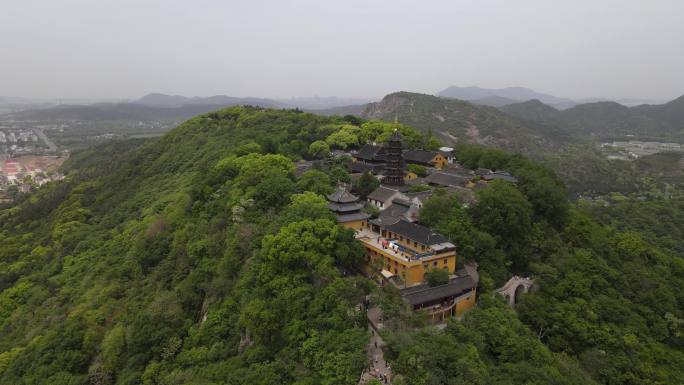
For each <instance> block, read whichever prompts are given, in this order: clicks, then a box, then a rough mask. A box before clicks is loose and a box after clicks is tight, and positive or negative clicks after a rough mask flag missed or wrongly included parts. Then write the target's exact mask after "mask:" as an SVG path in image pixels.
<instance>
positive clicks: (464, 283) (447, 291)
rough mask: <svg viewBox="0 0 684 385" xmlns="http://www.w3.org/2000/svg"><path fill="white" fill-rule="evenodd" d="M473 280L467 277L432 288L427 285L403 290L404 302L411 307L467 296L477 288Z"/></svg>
mask: <svg viewBox="0 0 684 385" xmlns="http://www.w3.org/2000/svg"><path fill="white" fill-rule="evenodd" d="M476 286H477V284H476V283H475V281H473V279H472V278H471V277H470V276H468V275H466V276H463V277H457V278H454V279H452V280H451V281H450V282H449V283H447V284H444V285H440V286H435V287H430V286H428V285H427V284H422V285H418V286H413V287H409V288H406V289H403V290H401V295H402V297H404V300H406V302H408V303H409V304H410V305H412V306H415V305H420V304H422V303H427V302H431V301H435V300H438V299H442V298H446V297H450V296H456V295H460V294H465V293H467V292H469V291H470V290H472V289H473V288H474V287H476Z"/></svg>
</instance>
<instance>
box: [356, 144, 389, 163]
mask: <svg viewBox="0 0 684 385" xmlns="http://www.w3.org/2000/svg"><path fill="white" fill-rule="evenodd" d="M383 152H384V151H382V146H375V145H372V144H364V145H363V147H361V149H360V150H359V151H358V152H357V153H356V154H355V155H354V157H355V158H358V159H363V160H379V159H378V158H379V157H381V156H382V155H383Z"/></svg>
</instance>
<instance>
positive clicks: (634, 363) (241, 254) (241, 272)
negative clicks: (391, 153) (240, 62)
mask: <svg viewBox="0 0 684 385" xmlns="http://www.w3.org/2000/svg"><path fill="white" fill-rule="evenodd" d="M394 128H395V125H393V124H388V123H382V122H376V121H363V120H359V119H357V118H354V117H345V118H342V117H321V116H316V115H312V114H306V113H302V112H300V111H296V110H280V111H277V110H267V109H261V108H253V107H234V108H229V109H223V110H220V111H217V112H213V113H209V114H205V115H201V116H198V117H196V118H193V119H191V120H189V121H188V122H186V123H184V124H182V125H181V126H179V127H177V128H176V129H174V130H172V131H171V132H169V133H168V134H166V135H165V136H163V137H161V138H155V139H148V140H135V141H119V142H111V143H107V144H104V145H101V146H98V147H95V148H91V149H88V150H84V151H82V152H80V153H77V154H75V155H74V156H72V157H71V158H70V159H69V161H68V162H67V163H66V164H65V165H64V170H65V172H66V173H67V178H66V180H65V181H63V182H62V183H57V184H50V185H48V186H46V187H45V188H42V189H40V190H39V191H37V192H36V193H34V194H31V195H28V196H26V197H25V198H24V199H22V200H21V201H19V202H17V203H16V205H15V206H13V207H10V208H6V209H3V210H2V211H0V327H1V329H0V383H3V384H4V383H7V384H281V383H286V384H300V385H303V384H355V383H357V381H358V379H359V375H360V373H361V371H362V369H363V368H364V367H365V366H366V365H367V355H366V352H365V347H366V344H367V343H368V339H369V332H368V331H367V327H366V319H365V317H366V315H365V313H364V312H363V311H362V310H361V309H360V307H359V306H358V305H359V304H360V303H362V302H363V300H364V298H366V295H368V294H373V295H374V296H377V297H378V298H379V299H378V300H379V302H380V305H381V307H382V309H383V311H384V313H385V315H386V317H387V325H388V327H387V329H386V330H385V332H384V337H385V339H386V340H387V342H388V348H387V350H388V351H387V355H386V356H387V358H388V359H389V362H390V364H391V365H392V368H393V370H394V372H395V373H397V377H396V378H395V381H394V382H393V383H395V384H401V383H405V384H426V385H427V384H465V383H477V384H519V383H529V384H547V383H556V384H587V383H608V384H659V383H662V384H678V383H682V382H683V381H684V351H683V349H684V339H683V338H684V334H683V333H684V314H683V313H684V294H682V293H681V291H680V288H681V287H683V285H684V262H683V261H682V255H681V249H680V246H678V245H677V242H676V241H677V239H678V238H677V234H678V233H669V234H668V228H676V227H677V226H678V224H680V223H681V220H682V218H680V217H679V215H680V214H672V215H670V216H668V218H670V220H668V221H664V222H663V223H658V220H656V219H655V218H656V217H657V216H658V215H659V214H658V213H660V212H661V210H662V209H663V208H664V207H667V206H668V205H671V199H675V198H673V197H669V196H668V197H664V196H661V197H660V198H658V199H661V200H662V201H657V200H654V201H652V202H651V201H649V205H647V206H641V205H642V203H643V202H642V201H640V200H637V199H636V198H635V199H624V200H623V201H621V202H622V203H620V204H615V205H611V206H610V207H603V208H602V207H600V206H587V205H576V204H572V203H570V202H569V201H568V200H567V193H566V190H565V185H564V183H563V181H562V180H560V179H559V178H558V177H557V176H556V175H555V174H554V173H553V172H551V171H549V169H547V168H545V167H543V166H541V165H539V164H538V163H535V162H533V161H531V160H529V159H527V158H525V157H523V156H520V155H512V154H509V153H506V152H504V151H502V150H495V149H488V148H484V147H480V146H471V145H464V146H460V147H459V148H458V149H457V154H458V158H459V161H460V162H461V163H462V164H463V165H464V166H466V167H471V168H475V167H488V168H493V169H501V170H504V169H505V170H509V171H510V172H511V173H513V174H514V175H515V176H516V177H517V178H518V180H519V183H518V184H517V185H514V184H511V183H508V182H499V181H497V182H492V183H491V184H490V185H489V186H488V187H487V188H485V189H482V190H479V191H478V192H477V198H478V199H477V203H476V204H473V205H470V206H464V204H463V202H460V201H459V199H458V198H457V197H454V196H452V195H449V194H446V193H444V192H437V193H436V194H435V196H434V197H433V198H432V199H431V200H429V201H428V202H427V203H426V204H425V207H424V208H423V211H422V212H421V221H422V222H423V223H424V224H426V225H428V226H430V227H433V228H435V229H437V230H438V231H440V232H442V233H444V234H445V235H447V236H448V237H449V238H451V239H452V240H453V241H454V243H455V244H457V248H458V253H459V255H460V256H461V257H460V260H461V262H463V261H465V260H473V261H477V262H478V263H479V264H480V268H481V272H480V273H481V280H480V287H479V294H480V298H479V301H478V306H477V307H476V308H475V309H474V310H472V311H471V312H469V313H467V314H466V315H465V317H464V318H463V319H462V320H458V321H457V320H453V321H450V322H449V324H448V326H447V327H446V329H444V330H443V331H439V330H437V329H435V328H434V327H432V326H429V325H427V324H426V321H425V320H424V319H422V318H421V317H420V316H419V315H416V314H414V313H412V312H410V311H408V310H407V309H406V308H405V307H404V306H403V304H402V302H401V300H400V299H399V298H398V295H397V293H396V291H393V290H391V289H389V288H387V289H384V290H379V289H378V288H376V287H375V285H374V284H372V282H371V281H370V280H368V279H366V278H364V277H362V276H360V275H356V274H354V273H353V271H354V267H356V266H358V265H359V264H360V262H361V260H362V258H363V251H362V249H361V247H360V246H359V244H358V243H357V242H356V241H355V240H354V237H353V233H352V232H351V231H350V230H346V229H344V228H342V227H341V226H339V225H337V224H336V223H335V221H334V218H333V217H332V215H331V213H330V212H329V211H328V209H327V206H326V201H325V198H324V197H323V196H322V194H324V193H327V192H330V191H331V190H332V188H334V185H335V183H336V182H337V181H338V180H347V181H348V180H349V175H348V174H347V173H346V168H345V167H344V163H343V160H326V153H327V152H328V151H329V150H330V149H331V148H340V149H345V148H358V146H360V145H361V144H363V143H365V142H369V141H378V142H381V141H383V140H385V139H386V138H387V136H388V135H389V134H390V133H391V132H392V131H393V129H394ZM399 128H400V130H401V131H402V134H403V136H404V138H405V144H406V145H407V146H409V147H416V148H434V147H435V146H437V145H438V144H439V143H438V142H437V141H436V140H435V139H434V138H432V137H431V136H430V135H421V134H420V133H418V132H417V131H415V130H413V129H411V128H410V127H407V126H399ZM302 158H304V159H309V160H318V161H319V162H320V163H325V165H326V167H318V169H316V168H314V169H313V170H310V171H307V172H305V173H304V174H302V175H299V176H297V174H296V173H295V163H294V161H296V160H299V159H302ZM369 178H371V177H369V176H364V178H362V179H364V180H363V181H357V182H356V184H355V188H356V189H357V191H358V192H359V193H362V194H363V193H367V192H368V189H369V186H373V185H374V184H373V181H371V180H369ZM677 202H678V203H677V205H681V200H680V201H677ZM621 205H624V206H621ZM629 205H633V206H629ZM677 207H679V206H677ZM635 210H638V212H639V213H641V214H640V218H641V219H640V220H639V221H631V220H630V215H629V213H630V212H632V211H635ZM665 222H666V223H665ZM678 229H679V230H678V231H681V226H679V227H678ZM668 236H670V238H668ZM514 273H515V274H532V275H533V276H534V277H535V278H536V279H537V282H538V286H539V290H538V291H537V292H535V293H532V294H529V295H527V296H525V297H523V299H522V302H521V303H520V304H518V305H517V306H516V309H515V310H514V309H511V308H509V307H508V306H507V305H506V304H504V301H503V299H501V298H499V297H495V296H494V295H493V294H492V289H493V288H494V287H496V286H498V285H500V284H501V283H502V282H504V281H505V280H506V279H507V278H508V277H509V276H510V275H511V274H514Z"/></svg>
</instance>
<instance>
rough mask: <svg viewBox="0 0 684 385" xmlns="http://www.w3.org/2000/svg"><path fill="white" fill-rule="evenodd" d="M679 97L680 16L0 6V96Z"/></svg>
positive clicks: (297, 5)
mask: <svg viewBox="0 0 684 385" xmlns="http://www.w3.org/2000/svg"><path fill="white" fill-rule="evenodd" d="M452 84H454V85H461V86H467V85H478V86H482V87H504V86H526V87H530V88H534V89H536V90H539V91H544V92H549V93H552V94H555V95H558V96H567V97H588V96H606V97H641V98H656V99H670V98H673V97H676V96H679V95H681V94H684V0H621V1H619V0H586V1H585V0H566V1H556V0H553V1H551V0H539V1H521V0H516V1H513V0H500V1H483V0H478V1H474V0H473V1H456V0H445V1H418V0H414V1H402V0H387V1H373V0H344V1H342V0H339V1H333V0H318V1H315V0H302V1H286V0H281V1H275V0H273V1H269V0H249V1H246V0H245V1H230V0H192V1H191V0H187V1H179V0H0V95H13V96H25V97H80V98H96V97H97V98H111V97H114V98H136V97H139V96H142V95H143V94H145V93H149V92H164V93H174V94H184V95H200V96H208V95H213V94H227V95H233V96H263V97H291V96H312V95H321V96H329V95H336V96H347V97H377V96H382V95H384V94H386V93H389V92H393V91H398V90H408V91H417V92H426V93H435V92H437V91H439V90H441V89H443V88H445V87H447V86H449V85H452Z"/></svg>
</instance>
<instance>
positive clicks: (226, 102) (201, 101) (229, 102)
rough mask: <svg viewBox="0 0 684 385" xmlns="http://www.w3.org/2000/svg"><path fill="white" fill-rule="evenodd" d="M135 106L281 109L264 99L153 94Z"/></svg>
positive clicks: (274, 103)
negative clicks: (243, 106)
mask: <svg viewBox="0 0 684 385" xmlns="http://www.w3.org/2000/svg"><path fill="white" fill-rule="evenodd" d="M133 103H134V104H142V105H146V106H152V107H181V106H185V105H214V106H226V107H227V106H237V105H241V104H244V105H252V106H260V107H266V108H278V107H281V106H280V104H279V103H278V102H276V101H275V100H271V99H263V98H237V97H232V96H226V95H215V96H209V97H197V96H195V97H191V98H189V97H187V96H181V95H165V94H159V93H152V94H148V95H145V96H143V97H142V98H140V99H138V100H136V101H134V102H133Z"/></svg>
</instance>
